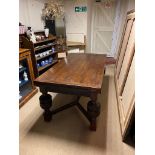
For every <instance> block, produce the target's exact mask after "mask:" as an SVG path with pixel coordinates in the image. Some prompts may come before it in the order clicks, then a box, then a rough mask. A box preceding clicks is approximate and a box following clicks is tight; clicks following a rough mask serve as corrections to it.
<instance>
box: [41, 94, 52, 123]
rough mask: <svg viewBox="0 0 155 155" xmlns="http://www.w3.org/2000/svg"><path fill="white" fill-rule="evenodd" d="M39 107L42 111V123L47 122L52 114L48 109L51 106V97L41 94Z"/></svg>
mask: <svg viewBox="0 0 155 155" xmlns="http://www.w3.org/2000/svg"><path fill="white" fill-rule="evenodd" d="M39 100H40V106H41V108H42V109H44V114H43V115H44V121H46V122H49V121H50V120H51V119H52V113H51V111H50V107H51V106H52V96H51V95H50V94H47V93H43V94H42V95H41V96H40V98H39Z"/></svg>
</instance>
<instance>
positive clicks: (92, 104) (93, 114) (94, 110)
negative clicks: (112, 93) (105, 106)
mask: <svg viewBox="0 0 155 155" xmlns="http://www.w3.org/2000/svg"><path fill="white" fill-rule="evenodd" d="M96 100H97V95H94V96H92V97H91V101H89V102H88V104H87V112H88V115H89V117H90V130H92V131H96V118H97V116H99V114H100V104H99V103H96Z"/></svg>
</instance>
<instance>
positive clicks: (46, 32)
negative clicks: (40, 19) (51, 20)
mask: <svg viewBox="0 0 155 155" xmlns="http://www.w3.org/2000/svg"><path fill="white" fill-rule="evenodd" d="M44 31H45V37H46V38H48V35H49V29H48V28H45V29H44Z"/></svg>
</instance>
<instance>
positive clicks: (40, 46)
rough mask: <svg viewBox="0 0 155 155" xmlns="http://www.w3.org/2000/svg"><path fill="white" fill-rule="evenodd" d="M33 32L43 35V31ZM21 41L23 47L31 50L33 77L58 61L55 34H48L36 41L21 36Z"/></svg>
mask: <svg viewBox="0 0 155 155" xmlns="http://www.w3.org/2000/svg"><path fill="white" fill-rule="evenodd" d="M35 34H36V35H44V32H36V33H35ZM22 41H23V47H24V48H29V49H30V50H31V56H32V65H33V70H34V76H35V78H36V77H38V76H39V75H41V74H42V73H44V72H45V71H46V70H48V69H49V68H50V67H52V66H53V65H54V64H56V63H57V62H58V50H57V38H56V36H52V35H49V37H48V38H45V39H43V40H40V41H37V42H36V43H33V42H31V41H30V40H29V39H28V38H27V37H23V38H22ZM45 62H46V63H45Z"/></svg>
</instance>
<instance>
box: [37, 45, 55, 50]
mask: <svg viewBox="0 0 155 155" xmlns="http://www.w3.org/2000/svg"><path fill="white" fill-rule="evenodd" d="M55 45H56V43H55V44H51V45H46V46H42V47H39V48H36V47H35V48H34V51H39V50H41V49H44V48H48V47H51V46H55Z"/></svg>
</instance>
